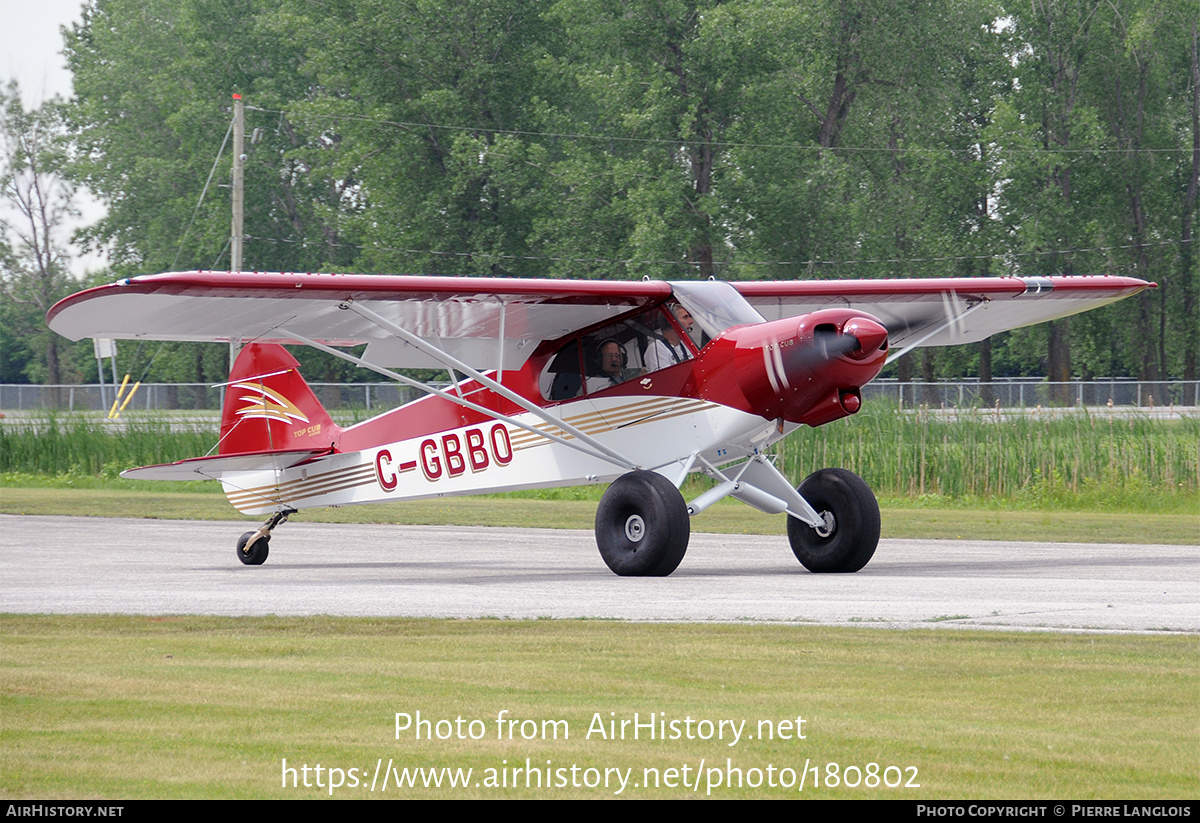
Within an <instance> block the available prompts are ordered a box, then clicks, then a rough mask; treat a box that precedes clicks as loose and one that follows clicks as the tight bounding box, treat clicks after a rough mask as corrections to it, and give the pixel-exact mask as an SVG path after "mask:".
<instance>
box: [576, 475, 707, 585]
mask: <svg viewBox="0 0 1200 823" xmlns="http://www.w3.org/2000/svg"><path fill="white" fill-rule="evenodd" d="M691 528H692V524H691V519H690V518H689V516H688V511H687V503H685V502H684V500H683V495H681V494H680V493H679V489H677V488H675V484H674V483H672V482H671V481H670V480H668V479H667V478H665V477H663V476H662V475H661V474H657V473H655V472H649V471H633V472H630V473H629V474H625V475H622V476H621V477H618V478H617V479H616V481H615V482H614V483H613V484H612V485H611V486H609V487H608V491H606V492H605V493H604V497H602V498H601V499H600V506H599V508H597V509H596V545H597V546H598V547H599V548H600V556H601V557H603V558H604V562H605V563H607V564H608V567H609V568H610V569H612V570H613V572H615V573H616V574H619V575H621V576H622V577H666V576H667V575H668V574H670V573H671V572H673V571H675V569H676V567H677V566H678V565H679V562H680V561H681V560H683V555H684V553H685V552H687V545H688V538H689V537H690V536H691Z"/></svg>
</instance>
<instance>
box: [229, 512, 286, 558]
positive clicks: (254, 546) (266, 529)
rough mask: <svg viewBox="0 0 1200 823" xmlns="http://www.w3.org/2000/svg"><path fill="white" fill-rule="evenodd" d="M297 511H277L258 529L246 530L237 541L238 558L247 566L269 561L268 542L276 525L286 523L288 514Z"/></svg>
mask: <svg viewBox="0 0 1200 823" xmlns="http://www.w3.org/2000/svg"><path fill="white" fill-rule="evenodd" d="M295 513H296V510H295V509H284V510H283V511H281V512H275V514H273V515H271V517H270V518H269V519H268V520H267V522H266V523H263V524H262V525H261V526H259V528H258V531H253V532H246V533H245V534H243V535H242V536H241V537H239V538H238V542H237V557H238V560H240V561H242V562H243V563H244V564H246V565H247V566H261V565H262V564H263V563H265V562H267V555H268V554H269V553H270V547H269V546H268V544H269V543H270V542H271V531H272V530H273V529H274V528H275V527H276V526H280V525H283V524H284V523H286V522H287V519H288V515H291V514H295Z"/></svg>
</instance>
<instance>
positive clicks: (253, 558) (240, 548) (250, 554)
mask: <svg viewBox="0 0 1200 823" xmlns="http://www.w3.org/2000/svg"><path fill="white" fill-rule="evenodd" d="M256 534H258V532H246V533H245V534H243V535H242V536H241V537H239V538H238V542H237V556H238V560H240V561H242V562H243V563H245V564H246V565H247V566H261V565H262V564H263V563H265V562H267V554H268V553H269V552H270V548H269V547H268V545H267V543H268V541H270V539H271V538H269V537H260V538H258V539H257V540H255V541H254V544H253V545H250V546H247V545H246V544H247V543H249V542H250V538H251V537H254V535H256Z"/></svg>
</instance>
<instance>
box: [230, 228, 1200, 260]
mask: <svg viewBox="0 0 1200 823" xmlns="http://www.w3.org/2000/svg"><path fill="white" fill-rule="evenodd" d="M246 239H247V240H257V241H260V242H264V243H284V244H288V245H297V246H301V247H303V248H309V247H315V248H326V249H329V248H333V249H353V250H355V251H368V250H369V251H381V252H392V253H395V254H412V255H428V256H431V257H486V258H495V259H499V260H524V261H530V262H540V263H580V264H605V265H614V264H615V265H630V264H638V265H645V266H679V267H683V268H695V267H696V266H697V265H698V264H697V263H694V262H691V261H687V260H645V259H639V258H627V259H620V258H604V257H555V256H552V255H524V254H485V253H480V252H469V251H438V250H435V249H406V248H397V247H392V246H377V245H370V246H367V245H361V244H354V243H328V242H325V241H309V240H291V239H288V238H283V237H257V236H254V235H247V237H246ZM1193 242H1195V238H1193V239H1191V240H1163V241H1160V242H1157V243H1130V244H1126V245H1120V246H1093V247H1091V248H1079V249H1055V250H1051V251H1028V252H1001V253H996V254H960V255H945V256H935V257H879V258H865V259H860V260H713V261H711V265H713V266H869V265H880V264H899V263H949V262H959V261H967V260H1007V259H1014V258H1025V257H1033V258H1036V257H1050V256H1061V255H1069V254H1091V253H1096V252H1111V251H1127V250H1130V249H1137V248H1155V247H1164V246H1181V245H1184V244H1187V243H1193Z"/></svg>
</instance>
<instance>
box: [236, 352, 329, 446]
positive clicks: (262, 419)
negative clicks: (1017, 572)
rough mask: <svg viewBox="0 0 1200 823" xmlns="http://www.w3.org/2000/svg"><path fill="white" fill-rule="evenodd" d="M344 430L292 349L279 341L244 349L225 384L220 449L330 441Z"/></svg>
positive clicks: (314, 444) (315, 443) (323, 443)
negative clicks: (307, 379)
mask: <svg viewBox="0 0 1200 823" xmlns="http://www.w3.org/2000/svg"><path fill="white" fill-rule="evenodd" d="M339 434H341V429H339V428H338V426H337V425H335V424H334V422H333V420H332V419H330V417H329V413H328V412H327V411H325V408H324V407H323V406H322V405H321V402H320V401H319V400H317V396H316V395H315V394H313V391H312V389H310V388H309V387H308V384H307V383H305V382H304V378H303V377H301V376H300V364H299V363H297V362H296V358H294V357H292V356H291V355H290V354H289V353H288V351H287V349H285V348H284V347H283V346H280V345H276V344H274V343H270V344H267V343H250V344H249V345H247V346H246V347H245V348H243V349H242V351H241V353H240V354H239V355H238V358H237V360H236V361H235V362H234V364H233V371H232V372H230V373H229V384H228V385H227V386H226V387H225V406H224V408H223V409H222V410H221V445H220V447H219V448H218V450H217V451H218V452H219V453H220V454H236V453H240V452H255V451H274V450H278V449H298V448H306V447H308V448H311V447H313V446H320V447H328V446H331V445H334V444H336V442H337V439H338V435H339Z"/></svg>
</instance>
